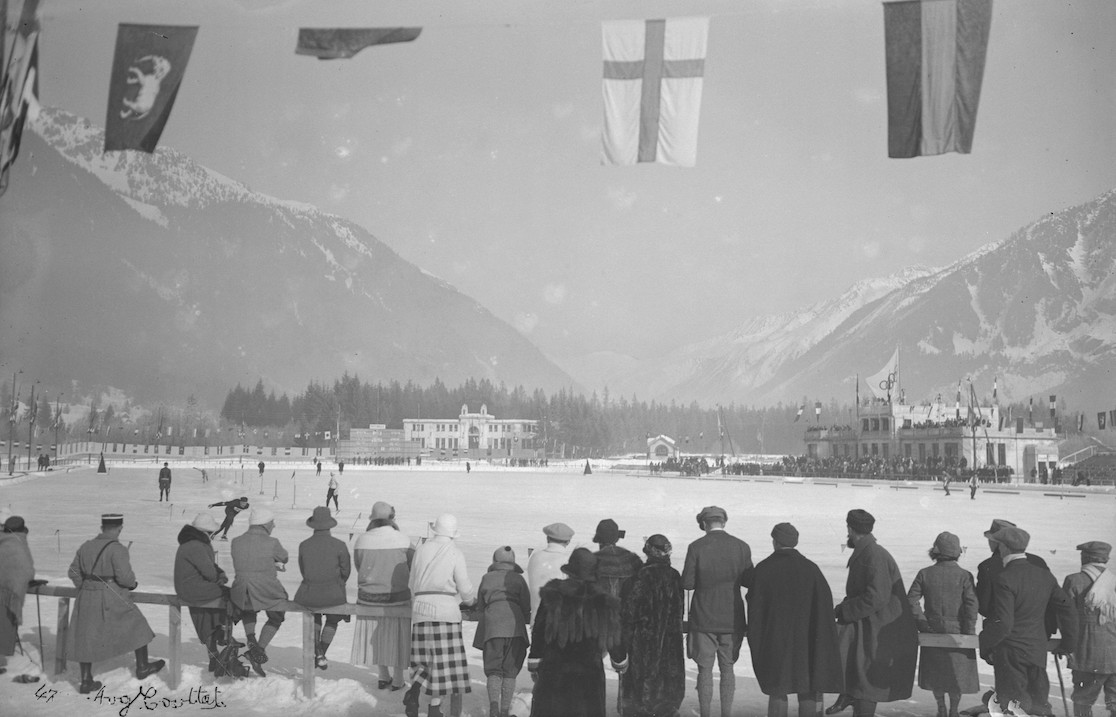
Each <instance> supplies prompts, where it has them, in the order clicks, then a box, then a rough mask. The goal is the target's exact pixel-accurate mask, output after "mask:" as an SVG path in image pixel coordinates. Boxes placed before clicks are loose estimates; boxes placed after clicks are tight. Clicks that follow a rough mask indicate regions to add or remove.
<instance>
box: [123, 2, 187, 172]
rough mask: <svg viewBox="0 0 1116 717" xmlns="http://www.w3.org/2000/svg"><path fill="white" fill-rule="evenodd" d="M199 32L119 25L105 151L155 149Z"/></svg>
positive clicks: (152, 150)
mask: <svg viewBox="0 0 1116 717" xmlns="http://www.w3.org/2000/svg"><path fill="white" fill-rule="evenodd" d="M197 34H198V28H197V26H183V25H130V24H127V23H121V24H120V26H119V27H118V28H117V31H116V54H115V55H114V57H113V60H112V76H111V78H110V79H109V99H108V111H107V114H106V116H105V151H106V152H111V151H114V150H121V149H138V150H140V151H143V152H148V153H150V152H154V151H155V147H156V146H157V145H158V144H159V137H160V136H161V135H162V134H163V127H165V126H166V124H167V119H169V118H170V113H171V108H172V107H173V106H174V99H175V97H176V96H177V95H178V88H179V85H181V84H182V77H183V75H184V74H185V72H186V63H188V62H189V61H190V51H191V50H193V48H194V38H195V37H196V36H197Z"/></svg>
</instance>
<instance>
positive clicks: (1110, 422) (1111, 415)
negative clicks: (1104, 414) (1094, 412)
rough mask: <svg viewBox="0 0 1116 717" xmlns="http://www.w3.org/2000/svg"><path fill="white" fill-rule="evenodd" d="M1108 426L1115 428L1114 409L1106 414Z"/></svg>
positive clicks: (1115, 415)
mask: <svg viewBox="0 0 1116 717" xmlns="http://www.w3.org/2000/svg"><path fill="white" fill-rule="evenodd" d="M1108 425H1109V426H1111V427H1112V428H1116V409H1114V410H1112V411H1109V412H1108Z"/></svg>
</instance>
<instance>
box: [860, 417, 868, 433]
mask: <svg viewBox="0 0 1116 717" xmlns="http://www.w3.org/2000/svg"><path fill="white" fill-rule="evenodd" d="M860 430H862V431H864V432H867V431H868V419H867V418H862V419H861V421H860Z"/></svg>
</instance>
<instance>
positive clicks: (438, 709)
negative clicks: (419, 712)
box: [426, 702, 445, 717]
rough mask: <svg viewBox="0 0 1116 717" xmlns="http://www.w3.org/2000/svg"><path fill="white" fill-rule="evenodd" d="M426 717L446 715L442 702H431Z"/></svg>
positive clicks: (442, 716)
mask: <svg viewBox="0 0 1116 717" xmlns="http://www.w3.org/2000/svg"><path fill="white" fill-rule="evenodd" d="M426 717H445V715H443V714H442V703H440V702H439V703H438V704H434V703H433V702H431V703H430V708H429V709H427V710H426Z"/></svg>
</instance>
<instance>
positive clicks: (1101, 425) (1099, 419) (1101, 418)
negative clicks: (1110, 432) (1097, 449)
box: [1097, 411, 1105, 431]
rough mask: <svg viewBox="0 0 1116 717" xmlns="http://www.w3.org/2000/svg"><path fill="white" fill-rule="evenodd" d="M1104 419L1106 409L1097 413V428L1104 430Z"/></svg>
mask: <svg viewBox="0 0 1116 717" xmlns="http://www.w3.org/2000/svg"><path fill="white" fill-rule="evenodd" d="M1104 419H1105V413H1104V411H1101V412H1100V413H1098V414H1097V428H1099V429H1100V430H1102V431H1103V430H1104Z"/></svg>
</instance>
